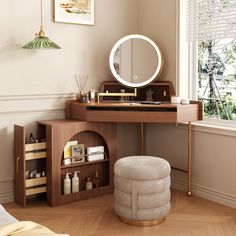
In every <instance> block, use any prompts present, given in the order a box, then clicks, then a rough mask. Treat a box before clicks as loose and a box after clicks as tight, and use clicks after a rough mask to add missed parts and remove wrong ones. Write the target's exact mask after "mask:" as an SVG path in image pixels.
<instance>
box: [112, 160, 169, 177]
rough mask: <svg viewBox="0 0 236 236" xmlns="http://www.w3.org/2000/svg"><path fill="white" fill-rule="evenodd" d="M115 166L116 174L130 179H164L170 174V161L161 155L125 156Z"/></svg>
mask: <svg viewBox="0 0 236 236" xmlns="http://www.w3.org/2000/svg"><path fill="white" fill-rule="evenodd" d="M114 168H115V169H114V171H115V175H117V176H120V177H123V178H125V179H130V180H132V179H135V180H152V179H162V178H164V177H166V176H168V175H170V165H169V163H168V162H167V161H166V160H164V159H162V158H159V157H151V156H130V157H125V158H121V159H119V160H118V161H117V162H116V164H115V167H114Z"/></svg>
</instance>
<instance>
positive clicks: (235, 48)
mask: <svg viewBox="0 0 236 236" xmlns="http://www.w3.org/2000/svg"><path fill="white" fill-rule="evenodd" d="M198 99H199V100H202V101H203V103H204V115H205V117H208V118H217V119H226V120H236V40H233V39H221V40H206V41H200V42H199V43H198Z"/></svg>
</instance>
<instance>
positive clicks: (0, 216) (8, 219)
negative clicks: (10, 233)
mask: <svg viewBox="0 0 236 236" xmlns="http://www.w3.org/2000/svg"><path fill="white" fill-rule="evenodd" d="M17 221H18V220H17V219H16V218H15V217H13V216H12V215H10V214H9V213H8V212H7V211H6V210H5V209H4V207H3V206H2V205H1V204H0V226H3V225H7V224H10V223H15V222H17Z"/></svg>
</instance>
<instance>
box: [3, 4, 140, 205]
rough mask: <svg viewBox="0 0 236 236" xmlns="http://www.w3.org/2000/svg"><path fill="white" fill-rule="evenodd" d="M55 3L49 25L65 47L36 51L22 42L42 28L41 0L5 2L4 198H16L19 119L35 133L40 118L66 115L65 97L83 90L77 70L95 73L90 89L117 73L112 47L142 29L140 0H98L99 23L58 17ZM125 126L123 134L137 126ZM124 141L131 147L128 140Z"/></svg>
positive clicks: (47, 20)
mask: <svg viewBox="0 0 236 236" xmlns="http://www.w3.org/2000/svg"><path fill="white" fill-rule="evenodd" d="M52 5H53V1H46V0H44V11H43V14H44V28H45V32H46V35H47V36H48V37H49V38H50V39H52V40H53V41H55V42H56V43H57V44H59V45H60V46H61V47H62V49H61V50H56V51H48V50H46V51H32V50H24V49H22V48H21V47H22V46H23V45H24V44H25V43H27V42H29V41H30V40H32V39H33V38H34V36H35V33H36V32H38V30H39V23H40V1H39V0H35V1H29V0H21V1H2V2H1V8H2V9H4V10H3V11H2V12H1V14H0V35H1V39H0V82H1V86H0V140H1V141H0V153H1V155H0V160H1V165H0V202H6V201H11V200H13V179H14V176H13V125H14V124H21V125H25V126H26V128H27V133H28V134H29V132H31V131H34V129H35V121H36V120H41V119H54V118H63V117H64V106H65V101H66V100H67V99H71V98H74V95H75V93H76V92H77V87H76V83H75V80H74V74H88V75H89V83H88V86H87V89H89V88H90V85H93V86H95V87H96V88H98V86H99V84H100V82H101V81H103V80H107V79H111V78H112V77H111V74H110V72H109V69H108V55H109V52H110V50H111V47H112V46H113V45H114V42H115V41H117V40H118V39H119V38H121V37H122V36H124V35H126V34H129V33H135V32H136V29H137V4H136V0H119V1H116V0H99V1H96V4H95V25H94V26H85V25H75V24H63V23H54V22H53V20H52V16H53V11H52ZM119 127H120V129H119V133H118V134H119V136H122V133H123V132H124V129H125V130H127V129H128V130H130V129H131V132H130V133H132V130H133V129H134V128H133V126H130V128H127V127H126V126H125V125H124V126H122V125H120V126H119ZM120 146H121V149H122V147H123V148H126V147H125V145H122V140H121V142H120ZM131 146H134V148H128V149H127V152H128V153H129V152H131V153H132V152H133V149H135V144H134V145H131ZM120 153H122V150H120Z"/></svg>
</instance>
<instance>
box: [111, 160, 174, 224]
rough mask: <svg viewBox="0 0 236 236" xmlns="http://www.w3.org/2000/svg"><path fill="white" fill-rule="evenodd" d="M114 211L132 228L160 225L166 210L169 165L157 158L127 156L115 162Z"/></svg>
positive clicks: (168, 198) (167, 209) (168, 197)
mask: <svg viewBox="0 0 236 236" xmlns="http://www.w3.org/2000/svg"><path fill="white" fill-rule="evenodd" d="M114 171H115V178H114V184H115V190H114V209H115V212H116V214H117V215H118V216H119V217H120V219H121V221H123V222H125V223H128V224H132V225H136V226H152V225H157V224H159V223H162V222H163V221H164V220H165V218H166V216H167V215H168V213H169V211H170V165H169V163H168V162H167V161H166V160H164V159H161V158H159V157H150V156H131V157H125V158H121V159H119V160H118V161H117V162H116V163H115V167H114Z"/></svg>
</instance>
